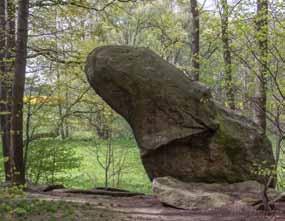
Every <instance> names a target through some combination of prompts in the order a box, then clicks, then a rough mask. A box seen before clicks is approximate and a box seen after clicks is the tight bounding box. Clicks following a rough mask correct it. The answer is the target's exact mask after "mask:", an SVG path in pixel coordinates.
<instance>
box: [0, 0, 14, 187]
mask: <svg viewBox="0 0 285 221" xmlns="http://www.w3.org/2000/svg"><path fill="white" fill-rule="evenodd" d="M6 11H7V10H6V1H5V0H1V1H0V72H1V75H0V107H1V109H0V112H1V114H0V117H1V119H0V125H1V138H2V152H3V157H4V171H5V181H6V182H8V181H9V180H10V177H11V174H10V172H11V166H10V157H9V128H8V125H9V124H8V123H9V110H8V108H7V107H8V99H7V95H8V93H7V92H8V79H7V76H8V75H7V67H6V63H7V62H6V61H5V60H6V57H7V44H6V39H7V32H6Z"/></svg>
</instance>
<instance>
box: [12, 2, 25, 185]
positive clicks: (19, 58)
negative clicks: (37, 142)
mask: <svg viewBox="0 0 285 221" xmlns="http://www.w3.org/2000/svg"><path fill="white" fill-rule="evenodd" d="M18 6H19V8H18V16H17V40H16V59H15V76H14V81H13V88H12V115H11V143H10V145H11V146H10V148H11V149H12V151H13V161H14V168H13V169H14V170H15V171H13V174H12V182H13V183H15V184H17V185H21V184H25V166H24V159H23V149H24V142H23V98H24V89H25V76H26V62H27V60H26V59H27V41H28V16H29V0H19V2H18Z"/></svg>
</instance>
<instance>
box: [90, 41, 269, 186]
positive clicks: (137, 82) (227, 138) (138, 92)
mask: <svg viewBox="0 0 285 221" xmlns="http://www.w3.org/2000/svg"><path fill="white" fill-rule="evenodd" d="M86 74H87V78H88V80H89V82H90V84H91V85H92V87H93V88H94V89H95V91H96V92H97V93H98V94H99V95H100V96H101V97H102V98H103V99H104V100H105V101H106V102H107V103H108V104H109V105H110V106H111V107H112V108H113V109H114V110H116V111H117V112H118V113H119V114H121V115H122V116H123V117H124V118H125V119H126V120H127V121H128V122H129V124H130V125H131V127H132V129H133V132H134V135H135V138H136V140H137V143H138V146H139V148H140V150H141V158H142V161H143V164H144V166H145V169H146V171H147V173H148V175H149V177H150V178H151V179H153V178H155V177H162V176H172V177H175V178H178V179H180V180H182V181H187V182H192V181H194V182H230V183H233V182H239V181H244V180H256V179H258V178H259V177H258V176H257V175H256V174H255V173H253V168H252V166H253V164H254V163H257V164H260V162H263V161H264V162H267V164H270V165H272V164H274V158H273V154H272V149H271V144H270V142H269V140H268V139H267V138H266V137H264V136H262V135H261V134H260V133H259V131H258V128H257V127H256V126H255V125H254V124H253V123H252V121H250V120H249V119H247V118H245V117H242V116H239V115H237V114H235V113H233V112H230V111H227V110H225V109H223V108H221V107H220V106H219V105H218V104H217V103H216V102H215V101H213V99H212V97H211V93H210V91H209V89H208V88H207V87H205V86H204V85H202V84H200V83H197V82H193V81H191V80H190V79H189V78H188V77H187V76H186V75H185V74H184V73H183V72H182V71H180V70H178V69H177V68H175V67H174V66H173V65H171V64H169V63H167V62H166V61H164V60H163V59H162V58H160V57H159V56H158V55H156V54H155V53H154V52H152V51H150V50H149V49H146V48H132V47H127V46H105V47H100V48H96V49H95V50H94V51H92V52H91V53H90V55H89V56H88V59H87V65H86Z"/></svg>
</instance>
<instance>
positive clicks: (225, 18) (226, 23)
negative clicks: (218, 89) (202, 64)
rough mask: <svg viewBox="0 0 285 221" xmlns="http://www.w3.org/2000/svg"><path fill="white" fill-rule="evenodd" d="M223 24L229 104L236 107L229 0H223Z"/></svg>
mask: <svg viewBox="0 0 285 221" xmlns="http://www.w3.org/2000/svg"><path fill="white" fill-rule="evenodd" d="M221 6H222V11H221V26H222V42H223V58H224V72H225V76H224V79H225V90H226V96H227V102H228V106H229V107H230V108H231V109H233V110H234V109H235V95H234V90H233V80H232V57H231V50H230V40H229V5H228V1H227V0H221Z"/></svg>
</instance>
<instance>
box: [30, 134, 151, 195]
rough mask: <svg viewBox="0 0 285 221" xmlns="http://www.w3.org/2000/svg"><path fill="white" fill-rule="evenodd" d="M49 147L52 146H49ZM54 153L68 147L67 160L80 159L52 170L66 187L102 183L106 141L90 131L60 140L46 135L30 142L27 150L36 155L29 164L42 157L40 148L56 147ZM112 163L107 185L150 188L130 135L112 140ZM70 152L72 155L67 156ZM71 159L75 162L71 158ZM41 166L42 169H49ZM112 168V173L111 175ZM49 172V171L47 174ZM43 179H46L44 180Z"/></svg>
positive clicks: (137, 189) (91, 185)
mask: <svg viewBox="0 0 285 221" xmlns="http://www.w3.org/2000/svg"><path fill="white" fill-rule="evenodd" d="M51 147H52V148H51ZM59 147H60V152H58V153H57V154H56V155H64V154H67V153H66V152H67V151H65V152H64V151H62V150H68V151H71V150H72V151H73V152H71V153H68V154H69V157H68V159H69V160H70V161H73V160H77V161H80V162H77V163H76V164H78V163H79V167H77V168H73V169H65V170H63V171H59V172H57V173H56V174H55V176H56V180H60V181H61V182H63V184H64V185H65V186H67V187H72V188H83V189H90V188H94V187H104V185H105V169H104V168H103V167H105V165H106V164H105V162H106V156H107V153H108V149H107V147H108V142H106V141H102V140H100V139H98V138H94V136H92V134H83V133H80V134H75V135H74V136H73V137H71V138H69V139H66V140H60V139H50V140H47V139H46V140H41V141H37V142H34V143H33V145H31V150H34V151H31V153H33V152H36V153H40V155H34V157H33V158H34V159H33V164H34V167H35V165H37V164H35V163H37V161H39V159H41V158H43V155H44V154H43V152H47V151H48V152H52V151H53V148H54V149H57V150H59ZM112 148H113V151H112V153H113V156H114V157H113V158H112V159H113V161H112V162H113V163H112V164H111V165H110V169H109V183H108V186H109V187H116V188H122V189H126V190H130V191H134V192H143V193H150V192H151V183H150V181H149V178H148V176H147V175H146V173H145V170H144V167H143V165H142V163H141V159H140V156H139V149H138V148H137V145H136V142H135V141H134V139H133V138H116V139H113V140H112ZM70 154H72V155H73V154H74V156H70ZM51 157H52V154H51V155H48V156H46V158H47V161H46V162H45V164H47V162H52V159H50V158H51ZM57 158H58V159H60V158H59V157H57ZM63 160H64V157H63V158H62V159H61V161H59V162H58V165H59V164H60V162H62V161H63ZM72 163H75V162H72ZM120 168H121V173H120V178H119V182H118V173H117V172H116V171H117V170H118V169H120ZM49 169H50V168H49V167H45V169H44V170H43V172H42V173H45V172H46V171H47V170H49ZM113 172H115V176H112V174H113ZM49 176H50V175H49ZM45 182H46V181H45Z"/></svg>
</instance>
